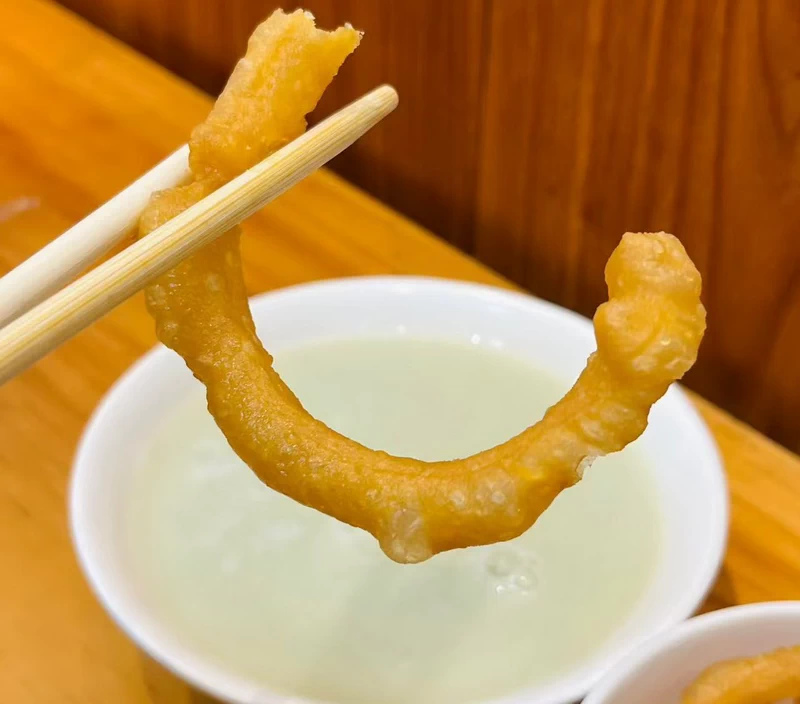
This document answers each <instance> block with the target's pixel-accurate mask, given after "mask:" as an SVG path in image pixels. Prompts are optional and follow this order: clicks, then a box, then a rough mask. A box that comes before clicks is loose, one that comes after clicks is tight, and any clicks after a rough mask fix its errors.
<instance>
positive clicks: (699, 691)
mask: <svg viewBox="0 0 800 704" xmlns="http://www.w3.org/2000/svg"><path fill="white" fill-rule="evenodd" d="M795 698H800V646H796V647H794V648H781V649H780V650H775V651H773V652H771V653H766V654H764V655H757V656H756V657H754V658H742V659H740V660H727V661H725V662H720V663H717V664H716V665H712V666H711V667H709V668H708V669H707V670H706V671H705V672H703V674H701V675H700V677H698V678H697V680H695V682H694V683H693V684H692V685H691V686H689V687H688V688H687V690H686V691H685V692H684V693H683V697H682V699H681V704H776V702H779V701H783V700H784V699H795Z"/></svg>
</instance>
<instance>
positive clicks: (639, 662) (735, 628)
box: [583, 601, 800, 704]
mask: <svg viewBox="0 0 800 704" xmlns="http://www.w3.org/2000/svg"><path fill="white" fill-rule="evenodd" d="M792 645H800V601H784V602H774V603H769V604H752V605H749V606H737V607H734V608H730V609H723V610H721V611H716V612H713V613H710V614H705V615H703V616H698V617H697V618H693V619H690V620H689V621H687V622H686V623H683V624H681V625H680V626H678V627H677V628H674V629H672V630H670V631H668V632H667V633H665V634H663V635H661V636H660V637H657V638H654V639H652V640H651V641H648V642H647V643H646V644H645V645H644V646H643V647H641V648H639V649H637V650H636V653H635V654H633V655H631V656H630V657H628V658H625V659H624V660H622V661H621V662H620V663H619V664H618V665H617V666H616V667H614V668H613V669H612V670H611V671H610V672H609V673H608V674H607V675H606V676H605V677H604V678H603V680H602V681H601V682H600V684H599V685H598V686H597V687H596V688H595V689H594V690H593V691H592V693H591V694H590V695H589V696H588V697H587V698H586V699H584V701H583V704H641V703H642V702H648V704H677V702H678V701H680V695H681V692H682V691H683V690H684V689H685V688H686V687H687V686H688V685H689V684H691V683H692V682H693V681H694V680H695V679H696V678H697V676H698V675H699V674H700V673H701V672H702V671H703V670H705V669H706V668H707V667H709V666H710V665H713V664H714V663H716V662H719V661H720V660H729V659H731V658H739V657H751V656H753V655H758V654H759V653H765V652H769V651H770V650H775V649H776V648H782V647H786V646H792Z"/></svg>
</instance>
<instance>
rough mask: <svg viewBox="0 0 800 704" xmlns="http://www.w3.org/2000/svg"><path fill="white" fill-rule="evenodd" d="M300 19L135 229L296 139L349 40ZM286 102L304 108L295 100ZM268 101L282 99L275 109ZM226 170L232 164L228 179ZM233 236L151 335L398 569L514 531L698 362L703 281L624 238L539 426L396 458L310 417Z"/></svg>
mask: <svg viewBox="0 0 800 704" xmlns="http://www.w3.org/2000/svg"><path fill="white" fill-rule="evenodd" d="M298 23H299V24H300V25H302V26H303V28H304V29H303V31H297V30H296V29H293V30H292V33H291V36H289V35H287V30H286V28H285V26H286V25H287V24H288V25H290V26H294V24H298ZM309 23H311V20H310V19H308V17H307V16H304V15H302V14H298V13H293V14H292V15H288V16H287V15H283V14H282V13H276V14H275V15H273V16H272V17H271V18H270V19H269V20H268V21H267V22H265V23H264V25H262V27H261V28H259V29H258V30H257V31H256V34H255V35H254V37H253V39H251V43H250V46H249V48H248V55H247V57H246V58H245V60H244V61H243V62H242V63H240V64H239V66H237V68H236V70H235V72H234V74H233V75H232V77H231V79H230V82H229V84H228V87H227V88H226V91H225V93H223V95H222V97H221V98H220V100H219V102H218V103H217V105H216V106H215V107H214V109H213V110H212V112H211V115H210V116H209V118H208V120H207V121H206V122H205V123H204V124H203V125H201V126H200V127H198V128H197V129H196V130H195V131H194V133H193V135H192V139H191V141H190V147H191V150H192V159H191V167H192V171H193V174H194V177H195V181H194V182H193V183H191V184H189V185H187V186H183V187H180V188H177V189H173V190H172V191H168V192H165V193H162V194H159V195H158V196H157V197H156V198H154V200H153V201H152V202H151V204H150V206H149V207H148V209H147V210H146V212H145V213H144V215H143V217H142V221H141V231H142V233H143V234H146V233H147V232H149V231H151V230H152V229H154V228H155V227H157V226H158V225H160V224H162V223H163V222H165V221H166V220H168V219H169V218H170V217H174V216H175V215H176V214H177V213H179V212H180V211H181V210H183V209H185V208H187V207H188V206H190V205H191V204H192V203H194V202H196V201H197V200H198V199H199V198H202V197H203V196H204V195H205V194H206V193H208V192H210V190H213V188H215V187H218V185H219V184H220V183H221V182H223V181H224V180H226V179H229V178H230V177H231V176H233V175H234V174H235V173H236V172H237V170H239V169H242V168H245V167H246V166H249V165H251V164H252V163H256V162H257V161H259V160H260V159H262V158H264V157H265V156H266V155H267V154H268V153H269V152H270V151H272V150H274V149H275V148H276V147H277V146H279V145H280V144H281V143H282V142H283V141H287V140H288V139H290V138H291V137H293V136H295V130H294V129H287V130H286V132H285V135H286V136H285V139H281V137H280V135H281V134H282V132H281V129H278V128H276V124H278V126H279V127H280V126H281V125H282V124H283V123H281V120H284V122H285V123H286V124H287V125H288V124H291V125H293V126H296V124H297V120H298V119H299V118H300V117H302V116H303V115H305V114H306V113H307V112H308V111H309V110H310V109H311V107H312V106H313V103H314V102H316V99H317V98H318V97H319V94H321V92H322V89H323V88H324V83H323V81H322V80H317V79H318V78H319V76H320V75H323V74H324V76H325V79H326V80H325V82H327V81H328V80H330V79H331V78H332V76H333V75H334V74H335V72H336V69H337V68H338V65H339V63H341V61H342V60H343V59H344V57H345V56H346V55H347V53H349V51H351V50H352V48H353V47H354V46H355V43H357V35H356V33H355V32H353V31H352V30H349V29H346V28H344V29H340V30H337V32H336V33H334V34H326V33H323V32H320V31H319V30H316V29H313V23H311V28H309V26H308V25H309ZM265 28H266V29H265ZM340 33H343V34H340ZM265 34H266V35H268V36H269V37H271V39H270V41H271V44H268V45H267V46H266V49H265V46H264V45H263V44H261V43H260V41H261V40H260V37H262V36H264V35H265ZM337 35H340V36H339V39H338V40H335V39H334V38H335V37H337ZM343 39H345V40H347V42H349V43H347V42H345V41H342V40H343ZM337 42H338V43H337ZM328 43H335V44H336V46H337V47H338V48H339V49H340V51H339V52H338V53H336V52H334V51H327V52H326V53H325V56H324V57H323V56H322V55H321V52H320V51H318V50H316V49H313V47H318V46H319V45H320V44H325V45H326V46H327V44H328ZM288 45H291V46H292V48H291V51H289V50H288V49H287V46H288ZM312 49H313V50H312ZM287 52H288V53H289V54H291V56H292V57H293V61H292V62H287V61H286V54H287ZM334 55H335V56H334ZM298 57H299V58H298ZM332 57H333V58H332ZM326 62H327V63H326ZM243 64H244V68H243ZM259 71H260V72H261V73H262V74H263V75H261V77H260V78H259V79H258V80H257V81H254V80H253V74H254V72H255V73H257V72H259ZM265 76H266V77H268V80H265ZM309 76H311V77H313V78H314V81H311V80H310V79H309ZM309 83H313V87H309V85H308V84H309ZM265 85H268V86H269V90H264V86H265ZM317 89H318V92H317V94H316V97H315V98H314V100H313V102H312V101H311V100H310V99H309V95H310V94H311V93H313V92H314V90H317ZM295 92H296V93H300V94H302V95H304V96H305V97H306V99H305V100H301V101H296V102H294V103H292V101H293V100H294V93H295ZM241 96H246V100H245V101H244V102H243V103H242V105H243V107H242V108H241V109H242V110H243V111H245V112H246V113H247V114H249V115H252V114H253V111H254V110H256V111H257V110H258V106H260V109H261V113H262V115H263V122H262V121H256V120H251V121H246V122H245V123H244V124H243V125H242V124H240V123H233V122H231V121H230V120H228V121H225V120H221V119H220V114H221V113H223V114H224V115H228V116H235V114H236V110H237V109H238V108H239V101H240V98H241ZM247 101H249V102H247ZM275 101H286V103H285V104H281V110H280V111H278V110H277V108H276V106H275V104H274V103H275ZM289 103H291V108H292V109H291V110H290V109H289V108H288V107H287V105H288V104H289ZM254 106H255V107H254ZM287 116H289V117H290V119H287ZM239 128H241V131H239V132H236V134H235V135H234V136H233V137H231V136H230V131H231V130H232V129H234V130H235V129H239ZM264 133H268V134H269V135H270V137H271V138H270V140H269V141H268V142H267V141H265V140H264V139H262V134H264ZM223 141H224V144H223ZM209 144H223V146H222V147H221V148H219V149H210V148H209V147H208V145H209ZM243 145H245V146H246V147H250V146H252V147H253V149H252V150H249V151H245V148H243ZM237 149H238V150H239V151H237V152H236V154H235V155H234V156H230V155H229V154H228V150H233V151H236V150H237ZM231 163H236V167H235V168H228V165H229V164H231ZM238 241H239V235H238V231H232V232H230V233H227V234H226V235H224V236H223V237H222V238H221V239H220V240H218V241H217V242H215V243H213V244H211V245H209V246H208V247H206V248H205V249H203V250H202V251H200V252H199V253H197V254H196V255H194V256H193V257H192V258H191V259H189V260H187V261H185V262H183V263H182V264H180V265H179V266H177V267H176V268H175V269H173V270H172V271H170V272H168V273H167V274H166V275H164V276H163V277H161V278H160V279H159V280H158V281H157V282H156V283H155V284H154V285H152V286H151V287H149V289H148V291H147V300H148V305H149V309H150V311H151V313H152V315H153V317H154V318H155V320H156V324H157V331H158V336H159V339H160V340H161V341H162V342H163V343H164V344H165V345H167V346H168V347H171V348H172V349H174V350H175V351H176V352H178V354H180V355H181V356H182V357H183V358H184V359H185V360H186V364H187V365H188V366H189V368H190V369H191V370H192V372H193V373H194V375H195V376H196V377H197V378H198V379H199V380H200V381H202V382H203V383H204V384H205V385H206V388H207V392H208V393H207V396H208V408H209V411H210V412H211V414H212V415H213V416H214V418H215V419H216V422H217V424H218V425H219V427H220V428H221V429H222V432H223V433H224V434H225V436H226V438H227V439H228V442H229V443H230V445H231V447H232V448H233V449H234V451H235V452H236V453H237V454H238V455H239V457H241V458H242V459H243V460H244V461H245V462H246V463H247V464H248V465H249V466H250V467H251V468H252V469H253V471H254V472H255V473H256V474H257V475H258V477H259V478H260V479H261V480H262V481H263V482H264V483H265V484H267V485H268V486H270V487H272V488H273V489H275V490H277V491H279V492H281V493H282V494H285V495H287V496H290V497H292V498H293V499H295V500H296V501H299V502H301V503H303V504H305V505H307V506H311V507H313V508H316V509H318V510H320V511H322V512H324V513H327V514H329V515H330V516H333V517H335V518H338V519H339V520H341V521H344V522H345V523H349V524H350V525H353V526H357V527H360V528H363V529H364V530H367V531H369V532H370V533H372V535H374V536H375V537H376V538H377V539H378V541H379V543H380V546H381V548H382V549H383V550H384V552H385V553H386V554H387V555H388V556H389V557H390V558H392V559H393V560H396V561H398V562H419V561H422V560H425V559H427V558H429V557H431V556H432V555H434V554H436V553H438V552H442V551H444V550H450V549H453V548H460V547H466V546H471V545H481V544H486V543H493V542H498V541H503V540H508V539H510V538H513V537H515V536H518V535H520V534H521V533H522V532H524V531H525V530H526V529H527V528H529V527H530V526H531V525H532V524H533V523H534V521H535V520H536V519H537V518H538V517H539V515H540V514H541V513H542V512H543V511H544V510H545V509H546V508H547V507H548V506H549V505H550V503H551V502H552V501H553V499H554V498H555V497H556V496H557V495H558V494H559V492H560V491H561V490H562V489H565V488H566V487H569V486H571V485H572V484H574V483H575V482H577V481H578V480H579V479H580V477H581V475H582V472H583V469H584V468H585V467H586V466H587V465H588V463H589V462H590V461H591V460H592V459H593V458H595V457H597V456H599V455H604V454H606V453H608V452H615V451H617V450H620V449H622V448H623V447H625V445H627V444H628V443H629V442H631V441H632V440H634V439H635V438H637V437H638V436H639V435H640V434H641V432H642V431H643V430H644V428H645V426H646V423H647V414H648V412H649V409H650V406H651V405H652V404H653V403H654V402H655V401H656V400H658V399H659V398H660V397H661V396H662V395H663V394H664V393H665V392H666V390H667V388H668V386H669V384H670V383H671V382H672V381H674V380H675V379H678V378H680V377H681V376H682V375H683V374H684V373H685V372H686V370H687V369H689V367H691V365H692V364H693V363H694V360H695V357H696V354H697V348H698V346H699V344H700V340H701V338H702V336H703V331H704V328H705V311H704V309H703V307H702V305H701V304H700V299H699V295H700V275H699V274H698V272H697V270H696V269H695V267H694V266H693V264H692V262H691V261H690V259H689V258H688V256H687V255H686V252H685V251H684V249H683V247H682V246H681V244H680V243H679V242H678V240H677V239H675V238H674V237H672V236H671V235H667V234H664V233H659V234H636V235H634V234H627V235H625V236H624V238H623V240H622V243H621V244H620V245H619V247H618V248H617V249H616V251H615V252H614V254H613V255H612V257H611V259H610V260H609V262H608V265H607V268H606V281H607V283H608V287H609V294H610V301H609V302H608V303H606V304H604V305H603V306H601V307H600V308H599V309H598V311H597V314H596V316H595V331H596V335H597V342H598V351H597V352H596V353H595V354H594V355H592V356H591V357H590V359H589V361H588V363H587V367H586V369H585V370H584V372H583V373H582V374H581V376H580V378H579V379H578V381H577V382H576V383H575V385H574V387H573V388H572V389H571V390H570V391H569V392H568V393H567V395H566V396H565V397H564V398H563V399H562V400H561V401H559V402H558V403H557V404H556V405H555V406H553V407H552V408H551V409H550V410H549V411H548V412H547V414H546V415H545V417H544V418H543V419H542V420H541V422H539V423H538V424H537V425H535V426H533V427H531V428H529V429H528V430H526V431H525V432H523V433H521V434H520V435H518V436H517V437H515V438H512V439H511V440H509V441H508V442H506V443H504V444H502V445H500V446H498V447H495V448H493V449H490V450H486V451H485V452H481V453H478V454H477V455H474V456H472V457H468V458H466V459H462V460H456V461H449V462H433V463H426V462H421V461H418V460H414V459H404V458H399V457H393V456H390V455H388V454H386V453H385V452H379V451H374V450H370V449H368V448H366V447H363V446H362V445H360V444H358V443H357V442H354V441H353V440H350V439H348V438H346V437H343V436H341V435H339V434H338V433H336V432H334V431H333V430H331V429H330V428H328V427H327V426H325V425H324V424H323V423H321V422H320V421H318V420H316V419H314V418H312V417H311V416H310V415H309V414H308V413H307V412H306V411H305V410H304V409H303V407H302V405H301V404H300V402H299V401H298V400H297V398H296V397H295V396H294V394H293V393H292V392H291V390H290V389H289V388H288V387H287V386H286V385H285V384H284V383H283V381H282V380H281V379H280V377H279V376H278V374H277V373H276V372H275V371H274V370H273V368H272V358H271V357H270V355H269V353H268V352H267V351H266V350H265V349H264V348H263V347H262V345H261V343H260V342H259V340H258V338H257V337H256V334H255V329H254V325H253V321H252V318H251V316H250V310H249V307H248V303H247V298H246V294H245V287H244V283H243V279H242V272H241V265H240V259H239V249H238Z"/></svg>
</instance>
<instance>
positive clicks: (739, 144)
mask: <svg viewBox="0 0 800 704" xmlns="http://www.w3.org/2000/svg"><path fill="white" fill-rule="evenodd" d="M492 8H493V9H492V14H491V39H490V46H491V48H490V52H489V55H490V60H489V63H488V69H487V87H486V96H485V100H484V101H483V118H482V125H483V131H482V142H481V144H482V147H481V153H480V156H479V158H480V164H481V178H480V184H479V189H478V197H477V210H476V239H475V242H476V249H475V251H476V253H477V255H478V257H479V258H481V259H483V260H484V261H486V262H487V263H489V264H491V265H492V266H494V267H496V268H497V269H499V270H500V271H502V272H504V273H505V274H507V275H508V276H510V277H511V278H512V279H513V280H514V281H516V282H519V283H521V284H523V285H524V286H526V287H528V288H530V289H531V290H533V291H534V292H536V293H538V294H539V295H542V296H544V297H546V298H549V299H552V300H555V301H558V302H561V303H564V304H566V305H568V306H570V307H572V308H575V309H577V310H579V311H581V312H583V313H589V312H590V311H592V310H593V309H594V308H595V307H596V305H597V304H598V303H599V302H601V301H602V300H603V298H604V296H605V286H604V284H603V281H602V277H601V276H600V270H601V267H602V262H604V261H605V260H606V258H607V257H608V255H609V253H610V252H611V250H612V249H613V247H614V246H615V244H616V243H617V241H618V239H619V234H620V232H623V231H626V230H633V231H641V230H662V229H663V230H667V231H669V232H673V233H676V234H677V235H679V236H680V237H681V239H682V240H683V241H684V243H685V244H686V246H687V249H688V250H689V252H690V254H691V255H692V257H693V258H694V260H695V261H696V262H697V264H698V266H699V268H700V269H701V272H702V273H703V278H704V281H705V293H704V299H705V302H706V304H707V307H708V312H709V332H708V335H707V338H706V341H705V342H704V344H703V348H702V350H701V355H700V360H699V363H698V364H697V366H696V367H695V369H694V370H693V371H692V373H691V375H690V376H689V378H688V383H689V384H690V385H691V386H692V387H693V388H696V389H698V390H699V391H701V392H702V393H704V394H705V395H707V396H708V397H709V398H712V399H714V400H715V401H717V402H719V403H721V404H722V405H723V406H725V407H726V408H728V409H729V410H732V411H733V412H734V413H736V414H737V415H738V416H740V417H741V418H743V419H745V420H748V421H749V422H751V423H752V424H754V425H755V426H756V427H759V428H761V429H764V430H766V431H767V432H769V433H770V434H771V435H773V436H774V437H776V438H778V439H780V440H781V441H783V442H784V443H786V444H787V445H789V446H791V447H794V448H798V447H800V371H798V365H797V364H796V363H793V362H792V361H791V360H793V359H796V358H797V348H798V346H800V238H798V223H799V222H800V3H797V2H794V1H793V0H776V1H775V2H769V3H766V2H764V3H760V2H741V1H737V0H713V1H708V2H707V1H706V0H655V1H652V2H651V0H634V1H633V2H629V3H625V5H624V8H620V7H619V4H618V3H614V2H612V1H611V0H585V1H582V2H576V3H559V2H557V0H537V2H528V1H527V0H503V1H502V2H494V3H493V5H492ZM515 164H518V165H519V167H518V168H514V165H515Z"/></svg>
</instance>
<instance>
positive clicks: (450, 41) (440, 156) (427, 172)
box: [63, 0, 485, 248]
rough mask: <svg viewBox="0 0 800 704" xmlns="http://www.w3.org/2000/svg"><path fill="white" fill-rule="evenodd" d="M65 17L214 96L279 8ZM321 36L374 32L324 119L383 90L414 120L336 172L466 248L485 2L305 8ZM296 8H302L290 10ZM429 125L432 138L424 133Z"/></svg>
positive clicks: (325, 0)
mask: <svg viewBox="0 0 800 704" xmlns="http://www.w3.org/2000/svg"><path fill="white" fill-rule="evenodd" d="M63 4H64V5H66V6H67V7H69V8H71V9H73V10H75V11H76V12H78V13H79V14H81V15H82V16H84V17H86V18H88V19H90V20H91V21H93V22H95V23H96V24H97V25H98V26H100V27H102V28H103V29H105V30H107V31H109V32H111V33H112V34H113V35H115V36H117V37H119V38H120V39H122V40H123V41H125V42H127V43H129V44H131V45H132V46H134V47H135V48H137V49H139V50H140V51H142V52H144V53H145V54H147V55H148V56H150V57H152V58H154V59H156V60H157V61H158V62H160V63H161V64H163V65H164V66H166V67H167V68H169V69H171V70H173V71H175V72H176V73H177V74H178V75H180V76H183V77H184V78H188V79H189V80H191V81H192V82H194V83H195V84H196V85H198V86H199V87H200V88H202V89H203V90H205V91H207V92H209V93H211V94H213V95H216V94H217V93H218V92H219V90H220V89H221V88H222V86H223V85H224V83H225V80H226V79H227V77H228V74H229V73H230V69H231V68H232V67H233V64H234V62H235V61H236V60H237V59H238V58H239V57H240V56H242V54H243V53H244V48H245V44H246V42H247V37H249V36H250V33H251V32H252V31H253V28H254V27H255V26H256V25H257V24H258V23H259V22H261V21H262V20H263V19H264V18H265V17H266V16H267V15H268V14H269V13H270V12H272V10H274V9H275V8H276V7H278V6H279V5H280V3H278V2H276V0H214V1H212V2H199V1H198V0H170V2H162V1H161V0H103V1H102V2H97V1H96V0H66V1H65V2H64V3H63ZM300 4H301V5H302V7H304V8H307V9H309V10H310V11H311V12H313V13H314V15H315V17H316V18H317V21H318V23H319V24H320V26H323V27H335V26H338V25H340V24H342V23H343V22H350V23H351V24H352V25H353V26H354V27H356V28H358V29H360V30H362V31H364V32H365V40H364V41H363V42H362V44H361V46H360V47H359V49H358V67H357V68H356V67H355V66H354V63H355V62H354V61H353V60H350V61H347V62H346V63H345V65H344V67H343V68H342V71H341V72H340V75H339V76H338V77H337V79H336V81H334V84H333V85H332V86H331V88H330V89H329V90H328V91H327V92H326V94H325V98H324V99H323V101H322V103H321V104H320V107H319V110H318V111H317V114H318V115H326V114H328V113H330V112H331V111H332V110H334V109H336V108H337V107H340V106H341V105H343V104H344V103H346V102H349V101H350V100H352V99H354V98H355V97H357V96H359V95H361V94H363V93H365V92H366V91H368V90H370V89H372V88H374V87H375V86H376V85H379V84H381V83H390V84H391V85H393V86H395V87H396V88H397V89H398V91H399V93H400V94H401V95H402V96H403V100H404V102H405V103H406V104H407V105H409V106H413V110H411V111H410V112H408V113H406V114H405V115H403V116H400V117H398V116H393V118H392V119H391V120H390V121H388V122H387V124H386V126H385V129H382V130H381V131H380V133H375V134H371V135H368V136H367V138H366V139H364V140H361V141H360V142H359V143H358V145H357V146H356V147H355V149H352V150H348V151H347V152H346V153H345V154H343V155H342V156H341V157H340V158H339V159H338V160H336V161H335V162H334V163H333V165H332V166H333V168H334V169H335V170H336V171H338V172H339V173H340V174H342V175H344V176H345V177H347V178H348V179H350V180H352V181H354V182H356V183H358V184H359V185H361V186H362V187H363V188H365V189H366V190H367V191H368V192H369V193H371V194H373V195H375V196H376V197H378V198H380V199H381V200H382V201H383V202H385V203H388V204H389V205H392V206H394V207H396V208H398V209H400V210H401V211H403V212H404V213H406V214H407V215H409V216H411V217H412V218H416V219H419V220H420V221H423V222H425V224H426V225H427V226H428V227H430V228H431V229H433V230H434V231H435V232H437V233H440V234H441V235H442V236H443V237H445V238H446V239H448V240H450V241H451V242H454V243H456V244H459V245H462V246H464V247H466V248H468V246H469V244H470V241H471V233H472V215H473V212H472V210H473V197H474V193H475V183H476V177H477V168H478V161H477V158H476V157H477V144H478V120H479V117H480V111H479V98H480V87H481V76H480V71H481V67H482V59H483V40H484V27H485V23H484V17H483V13H484V11H485V3H484V0H455V1H454V0H442V1H439V0H436V1H433V2H432V1H431V0H403V1H402V2H380V1H379V2H364V1H363V0H303V2H302V3H300ZM286 7H287V9H289V8H291V7H294V5H293V4H292V3H289V4H288V5H287V6H286ZM423 127H424V129H423Z"/></svg>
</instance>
